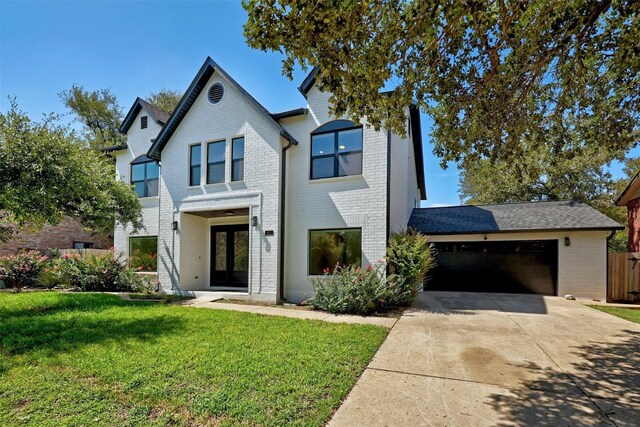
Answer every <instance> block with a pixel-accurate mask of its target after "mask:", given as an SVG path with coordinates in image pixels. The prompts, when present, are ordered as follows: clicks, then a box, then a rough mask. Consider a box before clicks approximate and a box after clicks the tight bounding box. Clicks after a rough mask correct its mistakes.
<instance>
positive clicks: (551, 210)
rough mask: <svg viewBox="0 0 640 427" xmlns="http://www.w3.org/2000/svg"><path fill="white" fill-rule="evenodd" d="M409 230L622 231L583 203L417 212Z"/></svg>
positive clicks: (619, 226) (424, 210)
mask: <svg viewBox="0 0 640 427" xmlns="http://www.w3.org/2000/svg"><path fill="white" fill-rule="evenodd" d="M409 227H412V228H415V229H416V230H418V231H420V232H422V233H425V234H472V233H499V232H507V231H534V230H612V229H622V228H624V227H622V226H621V225H620V224H618V223H617V222H615V221H614V220H612V219H611V218H609V217H607V216H606V215H604V214H602V213H600V212H599V211H597V210H596V209H594V208H592V207H591V206H589V205H587V204H586V203H582V202H577V201H571V200H569V201H553V202H528V203H504V204H499V205H482V206H451V207H443V208H416V209H414V210H413V213H412V214H411V218H410V219H409Z"/></svg>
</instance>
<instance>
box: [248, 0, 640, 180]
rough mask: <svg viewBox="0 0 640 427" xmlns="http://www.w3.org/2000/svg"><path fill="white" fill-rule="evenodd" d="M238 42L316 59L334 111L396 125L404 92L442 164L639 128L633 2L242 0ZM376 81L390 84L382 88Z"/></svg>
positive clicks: (295, 58) (616, 142) (401, 121)
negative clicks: (546, 139) (542, 140)
mask: <svg viewBox="0 0 640 427" xmlns="http://www.w3.org/2000/svg"><path fill="white" fill-rule="evenodd" d="M243 6H244V8H245V9H246V10H247V12H248V20H247V23H246V24H245V27H244V33H245V37H246V39H247V43H248V44H249V46H251V47H253V48H257V49H261V50H267V51H277V52H281V53H283V54H284V55H285V59H284V61H283V67H282V68H283V74H285V75H287V76H288V77H289V78H291V77H292V71H293V69H294V65H295V64H296V63H298V64H300V65H302V67H303V69H307V67H308V66H317V67H318V70H319V71H318V73H317V76H316V81H317V84H318V85H319V86H320V88H321V89H324V90H327V91H330V92H331V97H330V102H331V104H332V113H333V114H335V115H342V114H345V113H347V114H349V115H350V116H351V117H352V118H354V119H359V118H361V117H364V116H366V117H367V120H368V121H369V122H370V123H371V124H372V125H374V126H375V127H377V128H379V127H382V126H384V127H388V128H391V129H393V130H395V131H396V132H404V131H405V129H406V122H405V121H406V118H405V117H404V114H403V111H404V110H403V107H405V106H406V105H409V104H410V103H412V102H414V100H415V102H416V103H417V105H418V106H419V107H420V108H421V109H422V110H423V111H425V112H426V113H428V114H430V115H431V117H432V118H433V121H434V127H433V132H432V137H433V142H434V145H435V149H434V152H435V154H437V155H438V156H439V157H440V159H441V161H442V164H443V166H444V165H446V162H448V161H455V162H459V163H460V164H461V165H462V167H463V168H466V167H467V166H469V165H471V164H473V163H474V162H475V161H476V160H479V159H492V160H505V159H509V158H511V157H518V156H522V155H523V153H524V152H526V150H528V147H527V144H526V143H523V139H522V138H523V136H527V135H529V134H531V133H533V134H536V135H538V136H539V135H543V134H556V135H557V136H558V138H556V140H557V141H558V144H559V145H560V146H559V147H558V149H559V150H562V149H563V148H564V146H565V145H566V144H567V142H566V139H565V138H564V137H565V136H569V135H570V136H572V137H571V138H570V139H571V140H572V142H571V143H572V144H576V143H577V144H579V145H580V147H581V149H585V150H587V151H596V150H597V149H598V148H600V147H603V146H605V147H607V149H610V151H611V152H616V153H619V152H626V151H627V150H628V149H629V148H630V147H631V146H633V145H634V144H636V143H637V142H638V139H639V123H640V118H639V111H640V109H639V107H640V49H638V40H640V22H639V19H638V17H639V15H640V2H636V1H632V0H626V1H624V0H620V1H616V0H601V1H589V0H567V1H554V0H542V1H534V0H512V1H509V0H494V1H489V0H487V1H471V0H466V1H458V0H444V1H442V0H414V1H400V0H394V1H390V0H371V1H367V2H355V1H354V2H308V1H305V0H276V1H273V0H243ZM385 85H392V86H395V88H394V90H393V92H391V93H388V92H387V93H383V92H382V91H381V89H383V88H384V87H385Z"/></svg>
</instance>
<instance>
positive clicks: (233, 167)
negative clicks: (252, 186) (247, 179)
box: [231, 135, 247, 182]
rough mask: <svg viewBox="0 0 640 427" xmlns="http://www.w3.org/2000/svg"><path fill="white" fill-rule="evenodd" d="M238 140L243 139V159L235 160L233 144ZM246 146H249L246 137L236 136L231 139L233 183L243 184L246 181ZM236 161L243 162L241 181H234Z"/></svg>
mask: <svg viewBox="0 0 640 427" xmlns="http://www.w3.org/2000/svg"><path fill="white" fill-rule="evenodd" d="M237 139H242V158H240V159H234V158H233V153H234V150H233V143H234V141H236V140H237ZM246 144H247V140H246V138H245V136H244V135H241V136H235V137H232V138H231V182H242V181H244V170H245V168H244V157H245V148H246ZM236 160H242V178H240V179H233V173H234V172H235V161H236Z"/></svg>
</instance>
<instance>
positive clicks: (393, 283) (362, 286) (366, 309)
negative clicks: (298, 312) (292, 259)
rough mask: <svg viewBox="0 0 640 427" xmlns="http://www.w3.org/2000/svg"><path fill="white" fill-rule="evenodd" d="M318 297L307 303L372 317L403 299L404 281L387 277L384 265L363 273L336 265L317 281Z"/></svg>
mask: <svg viewBox="0 0 640 427" xmlns="http://www.w3.org/2000/svg"><path fill="white" fill-rule="evenodd" d="M312 280H313V287H314V290H315V294H314V295H313V297H311V298H310V299H309V300H308V301H307V303H308V304H309V305H310V306H312V307H313V308H316V309H320V310H325V311H328V312H330V313H349V314H370V313H375V312H384V311H388V310H390V309H391V308H393V307H395V306H396V305H397V303H398V301H399V300H402V299H404V296H403V295H402V291H401V289H402V288H403V284H402V278H401V277H399V276H397V275H393V274H392V275H390V276H387V274H386V271H385V266H384V264H376V265H375V266H368V267H367V268H365V269H361V268H360V267H356V266H340V265H336V267H335V269H334V270H333V272H332V273H331V274H330V273H329V271H326V272H325V275H324V276H322V277H320V278H314V279H312Z"/></svg>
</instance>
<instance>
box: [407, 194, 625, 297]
mask: <svg viewBox="0 0 640 427" xmlns="http://www.w3.org/2000/svg"><path fill="white" fill-rule="evenodd" d="M409 227H411V228H413V229H415V230H417V231H420V232H421V233H423V234H426V235H427V236H428V237H429V240H430V242H432V246H433V248H434V252H435V256H436V267H435V268H433V269H432V270H431V271H430V272H429V275H428V277H427V280H426V282H425V289H429V290H446V291H464V292H474V291H475V292H504V293H534V294H542V295H567V294H570V295H574V296H576V297H577V298H585V299H596V300H605V299H606V292H607V239H608V238H609V236H610V235H611V233H612V231H615V230H620V229H623V227H622V226H621V225H620V224H618V223H616V222H615V221H613V220H612V219H610V218H608V217H607V216H605V215H603V214H602V213H600V212H599V211H597V210H596V209H593V208H592V207H590V206H589V205H588V204H586V203H581V202H577V201H550V202H529V203H505V204H496V205H481V206H450V207H438V208H417V209H414V211H413V213H412V215H411V218H410V220H409Z"/></svg>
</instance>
